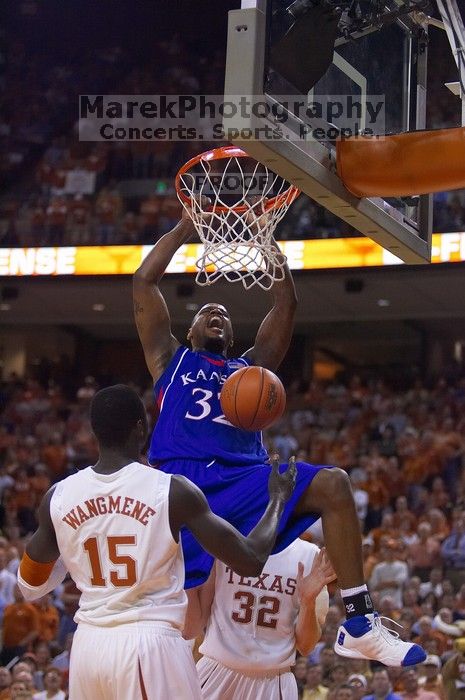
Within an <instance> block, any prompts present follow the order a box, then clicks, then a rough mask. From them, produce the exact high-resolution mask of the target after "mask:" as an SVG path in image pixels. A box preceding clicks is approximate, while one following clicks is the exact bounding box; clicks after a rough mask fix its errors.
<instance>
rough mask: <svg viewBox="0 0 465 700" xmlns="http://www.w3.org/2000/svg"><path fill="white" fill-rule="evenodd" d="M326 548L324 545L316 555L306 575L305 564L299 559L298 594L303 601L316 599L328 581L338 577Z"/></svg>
mask: <svg viewBox="0 0 465 700" xmlns="http://www.w3.org/2000/svg"><path fill="white" fill-rule="evenodd" d="M336 578H337V577H336V572H335V571H334V569H333V565H332V564H331V562H330V560H329V557H328V555H327V553H326V549H325V548H324V547H322V548H321V549H320V551H319V552H318V554H317V555H316V556H315V558H314V560H313V563H312V568H311V569H310V573H308V574H307V576H304V565H303V563H302V562H301V561H299V564H298V568H297V595H298V597H299V600H301V601H314V600H315V599H316V597H317V596H318V594H319V593H321V591H322V590H323V588H324V587H325V586H327V585H328V583H331V582H332V581H334V580H335V579H336Z"/></svg>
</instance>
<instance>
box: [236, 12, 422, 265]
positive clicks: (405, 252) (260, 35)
mask: <svg viewBox="0 0 465 700" xmlns="http://www.w3.org/2000/svg"><path fill="white" fill-rule="evenodd" d="M268 2H271V0H243V4H242V8H241V9H239V10H232V11H230V12H229V23H228V45H227V57H226V76H225V101H228V102H234V101H235V100H239V99H240V96H244V95H245V96H249V97H250V96H253V98H254V100H258V101H264V102H266V103H267V104H269V105H270V106H271V105H272V104H273V101H274V100H275V96H271V95H267V94H266V93H265V90H264V82H265V80H264V78H265V70H266V52H267V43H266V42H267V36H266V33H267V14H266V13H267V9H269V8H267V4H268ZM425 53H426V48H425ZM342 60H343V59H342ZM417 79H418V85H417V100H416V113H415V118H414V119H412V121H414V126H415V127H416V128H424V113H425V108H426V101H425V99H423V98H424V95H423V94H422V89H423V88H424V86H425V85H426V55H425V56H424V57H422V61H421V65H417ZM270 111H271V110H269V111H268V114H270ZM291 116H292V117H294V115H291ZM403 121H404V119H403ZM422 122H423V123H422ZM265 125H268V126H269V127H271V128H276V126H277V124H276V122H275V121H274V120H273V118H272V117H271V118H270V117H269V116H268V117H266V116H256V115H254V114H252V113H251V112H249V113H247V114H245V115H244V113H241V111H240V110H236V114H235V116H233V117H228V118H227V119H225V120H224V129H225V133H226V134H228V135H229V137H230V140H231V141H232V142H233V143H234V144H235V145H238V146H240V147H241V148H243V149H244V150H245V151H247V153H249V155H251V156H252V157H253V158H255V159H257V160H259V161H261V162H262V163H264V164H265V165H267V166H268V167H269V168H270V169H271V170H273V171H274V172H276V173H277V174H278V175H280V176H281V177H283V178H285V179H286V180H288V181H289V182H292V183H293V184H294V185H296V186H297V187H299V189H301V190H302V191H303V192H305V193H306V194H307V195H308V196H309V197H311V199H313V200H314V201H316V202H317V203H318V204H320V205H321V206H323V207H325V208H326V209H328V210H329V211H330V212H332V213H333V214H335V215H336V216H338V217H339V218H340V219H342V220H344V221H345V222H347V223H348V224H350V225H351V226H353V227H354V228H355V229H357V230H358V231H360V232H361V233H363V234H364V235H366V236H369V237H370V238H372V239H373V240H375V241H376V242H377V243H379V244H380V245H381V246H382V247H383V248H385V249H387V250H388V251H390V252H391V253H392V254H394V255H395V256H397V257H398V258H400V259H401V260H403V261H404V262H406V263H411V264H419V263H425V262H429V261H430V257H431V234H432V230H431V222H432V216H431V210H432V206H431V200H432V197H431V196H430V195H422V196H421V197H420V203H419V205H418V220H417V221H413V220H412V219H410V218H409V217H408V216H407V214H406V213H405V210H404V211H401V210H399V209H396V208H394V207H393V206H391V205H390V204H389V203H388V202H386V201H385V200H383V199H381V198H370V199H368V198H362V199H359V198H357V197H355V196H354V195H352V194H351V193H350V192H349V191H348V190H347V189H346V188H345V187H344V185H343V183H342V181H341V180H340V178H339V177H338V175H337V173H336V168H335V153H334V150H333V149H332V148H330V147H327V145H326V144H323V143H320V142H318V141H315V140H305V139H300V140H295V139H291V138H286V135H285V134H284V136H283V138H273V139H266V140H265V139H261V138H251V139H248V138H247V139H245V138H242V137H241V134H247V133H253V134H255V133H259V132H260V127H262V128H263V127H264V126H265ZM250 130H252V131H250ZM256 130H257V131H256Z"/></svg>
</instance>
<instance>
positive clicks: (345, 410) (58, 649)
mask: <svg viewBox="0 0 465 700" xmlns="http://www.w3.org/2000/svg"><path fill="white" fill-rule="evenodd" d="M97 389H98V383H97V381H96V380H95V379H94V378H92V377H86V379H85V381H83V382H82V384H81V386H78V387H77V388H76V387H74V388H73V387H72V386H70V384H69V383H68V384H67V385H65V384H63V383H61V382H60V380H59V377H58V375H57V378H55V379H53V378H52V379H50V378H49V380H48V381H44V380H43V379H42V380H41V378H40V377H38V379H32V378H29V379H25V380H21V379H19V378H18V377H16V376H12V377H10V378H9V379H8V381H5V382H4V383H3V385H2V386H1V393H0V402H1V413H0V624H1V627H2V640H3V641H2V650H1V655H0V662H1V663H2V664H3V668H1V669H0V686H1V687H0V699H1V698H15V697H27V698H31V697H33V698H42V697H53V698H54V697H57V698H61V697H64V696H63V695H60V694H58V695H56V696H55V695H53V694H52V695H50V694H49V695H44V694H43V693H44V689H45V692H48V687H49V686H50V687H51V688H52V687H56V684H57V683H58V687H59V686H61V687H62V688H63V689H65V688H66V673H67V670H68V664H69V650H70V648H71V644H72V635H73V632H74V629H75V624H74V622H73V614H74V612H75V610H76V606H77V601H78V596H79V593H78V591H77V590H76V588H75V586H74V584H73V582H72V581H71V580H68V581H65V583H64V584H63V585H62V586H60V587H59V588H58V589H57V590H55V591H54V593H53V595H50V596H47V597H45V598H44V599H42V600H40V601H38V602H37V603H34V604H30V603H25V602H24V601H23V600H22V599H21V595H20V593H19V591H18V589H17V587H16V585H15V573H16V570H17V567H18V561H19V559H20V557H21V555H22V552H23V550H24V546H25V542H26V541H27V538H28V537H29V536H30V534H31V532H32V531H34V529H35V527H36V525H37V519H36V509H37V505H38V503H39V502H40V499H41V498H42V496H43V495H44V493H45V492H46V491H47V489H48V488H49V486H50V485H51V484H53V483H54V482H56V481H58V480H60V479H62V478H63V477H65V476H66V475H68V474H70V473H72V472H74V471H75V470H76V469H79V468H81V467H83V466H87V465H88V464H91V463H93V462H94V461H95V459H96V456H97V452H96V444H95V441H94V438H93V435H92V432H91V429H90V424H89V419H88V407H89V402H90V400H91V398H92V396H93V395H94V393H95V391H96V390H97ZM138 389H139V391H140V394H141V395H142V396H143V399H144V403H145V405H146V407H147V412H148V415H149V418H150V420H151V422H153V421H154V420H155V419H156V413H155V408H154V402H153V395H152V390H151V388H148V389H147V390H146V391H144V389H143V387H142V388H141V387H138ZM464 436H465V379H464V378H461V377H457V378H454V379H453V380H452V379H448V380H446V379H444V378H442V379H439V380H438V381H437V382H436V383H434V384H433V385H431V386H427V385H426V384H425V383H423V382H421V381H419V380H417V381H416V382H414V383H413V384H412V385H411V386H410V387H409V388H407V389H403V390H402V391H401V390H399V389H393V388H391V387H390V385H389V384H388V383H387V382H385V381H383V380H381V379H376V380H375V379H370V380H369V381H368V380H362V379H361V378H360V377H359V376H352V377H350V378H349V379H347V380H346V381H342V380H341V381H336V380H335V381H332V382H328V383H323V382H319V381H313V382H311V384H310V385H309V386H307V387H306V388H305V389H304V390H302V387H297V386H294V385H291V386H289V391H288V410H287V413H286V414H285V417H284V418H283V419H282V420H281V422H280V423H279V424H277V425H276V426H274V427H272V428H271V429H269V430H268V431H267V433H266V436H265V437H266V445H267V447H268V449H269V451H274V450H276V451H278V452H279V453H280V455H281V458H282V459H283V460H286V459H287V458H288V457H289V456H290V455H291V454H296V456H297V457H298V459H299V460H307V461H309V462H312V463H316V464H335V465H338V466H341V467H343V468H344V469H347V470H348V472H349V474H350V478H351V481H352V485H353V490H354V494H355V499H356V504H357V510H358V515H359V519H360V526H361V531H362V533H363V553H364V566H365V574H366V578H367V580H368V582H369V585H370V589H371V594H372V597H373V600H374V602H375V606H376V608H377V609H378V611H379V613H380V614H381V615H384V616H386V617H388V618H390V620H392V622H391V623H388V626H389V625H391V626H393V629H394V631H397V633H398V634H400V635H401V637H402V638H404V639H413V640H415V641H416V642H418V643H420V644H422V645H423V646H424V647H425V649H426V651H427V653H428V659H427V662H426V663H425V664H424V665H422V666H420V667H418V668H414V669H413V670H412V669H408V670H407V669H406V670H402V669H384V670H380V669H379V668H378V669H377V668H372V667H371V666H370V664H369V663H365V662H361V661H352V660H347V659H342V658H341V657H337V656H336V655H335V652H334V650H333V644H334V641H335V636H336V632H337V628H338V623H339V621H340V620H341V619H342V617H343V607H342V606H341V600H340V598H339V596H338V594H337V593H336V590H337V589H334V590H331V591H330V593H331V606H330V610H329V613H328V616H327V619H326V624H325V626H324V628H323V631H322V637H321V640H320V641H319V642H318V644H317V645H316V647H315V649H314V650H313V651H312V652H311V654H310V655H309V657H308V658H300V659H299V660H298V662H297V664H296V667H295V674H296V677H297V678H298V682H299V687H300V689H301V697H302V698H304V700H325V699H327V700H360V698H361V697H364V696H366V695H369V696H371V697H373V696H374V697H375V698H379V699H380V700H381V699H384V698H385V697H389V698H390V700H395V699H396V696H399V697H401V698H405V699H406V700H409V699H410V698H411V699H412V700H437V698H439V700H446V698H449V697H450V698H453V699H454V698H455V697H461V695H460V692H462V691H461V688H463V687H465V657H464V658H462V656H461V655H460V654H459V655H458V656H457V653H456V650H457V649H459V650H462V649H463V650H465V471H464V469H463V456H464V445H465V438H464ZM306 536H308V537H310V538H311V539H312V540H313V541H315V542H317V543H319V542H320V541H321V537H322V535H321V531H320V529H319V525H318V523H317V524H316V525H315V526H314V527H313V528H311V530H310V531H309V532H308V533H307V534H306ZM341 536H343V535H341ZM16 682H18V683H19V684H21V682H22V683H23V684H25V685H26V686H27V688H28V690H27V692H28V693H29V694H25V695H15V694H14V693H15V692H16V691H15V690H14V687H15V683H16ZM54 684H55V685H54ZM447 684H449V685H450V687H451V688H452V687H453V688H454V689H455V688H456V687H457V689H458V690H457V692H458V693H459V694H458V695H457V696H456V695H453V694H452V695H450V694H449V695H448V694H447V692H448V691H447V692H446V690H445V688H446V686H447ZM456 684H458V685H457V686H456ZM7 688H10V689H9V690H8V691H7V690H6V689H7ZM3 689H5V690H3ZM383 689H384V690H383ZM391 691H392V693H394V695H388V692H391ZM2 692H3V693H4V694H3V695H2V694H1V693H2ZM25 692H26V691H25ZM451 692H452V691H451ZM454 692H455V691H454ZM8 693H9V694H8ZM40 693H42V694H40Z"/></svg>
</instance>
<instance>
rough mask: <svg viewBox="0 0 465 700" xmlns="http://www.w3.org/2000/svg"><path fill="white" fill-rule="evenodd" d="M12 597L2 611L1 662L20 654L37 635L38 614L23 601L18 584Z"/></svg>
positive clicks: (32, 606)
mask: <svg viewBox="0 0 465 700" xmlns="http://www.w3.org/2000/svg"><path fill="white" fill-rule="evenodd" d="M14 599H15V602H14V603H12V604H11V605H8V606H7V607H6V608H5V610H4V613H3V624H2V629H3V649H2V652H1V660H2V663H3V664H8V663H9V662H10V661H11V660H12V659H14V657H15V656H21V655H22V654H23V653H24V652H25V651H26V649H27V648H28V646H29V645H30V644H32V642H33V641H34V640H35V639H37V637H38V636H39V614H38V612H37V610H36V608H35V607H34V605H32V603H26V602H25V601H24V599H23V597H22V595H21V592H20V590H19V588H18V586H15V589H14Z"/></svg>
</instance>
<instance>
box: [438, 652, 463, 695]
mask: <svg viewBox="0 0 465 700" xmlns="http://www.w3.org/2000/svg"><path fill="white" fill-rule="evenodd" d="M464 648H465V647H464V646H463V645H462V646H461V647H460V651H458V652H457V653H456V654H454V655H453V656H451V658H450V659H449V660H448V661H447V662H446V663H445V665H444V668H443V672H442V677H443V683H444V689H445V692H446V697H447V700H463V697H464V696H465V655H464V652H463V649H464Z"/></svg>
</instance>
